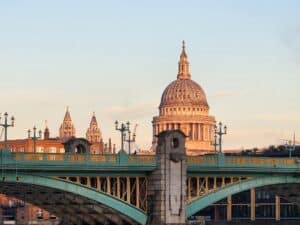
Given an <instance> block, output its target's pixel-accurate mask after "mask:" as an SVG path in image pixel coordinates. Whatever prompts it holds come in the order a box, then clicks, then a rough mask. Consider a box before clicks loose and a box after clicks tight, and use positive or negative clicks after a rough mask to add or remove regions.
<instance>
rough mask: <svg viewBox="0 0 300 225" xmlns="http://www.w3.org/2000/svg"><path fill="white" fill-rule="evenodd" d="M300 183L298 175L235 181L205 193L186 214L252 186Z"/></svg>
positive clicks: (189, 207)
mask: <svg viewBox="0 0 300 225" xmlns="http://www.w3.org/2000/svg"><path fill="white" fill-rule="evenodd" d="M291 183H298V184H300V177H297V176H280V175H273V176H262V177H257V178H253V179H249V180H244V181H241V182H238V183H234V184H231V185H228V186H225V187H223V188H219V189H217V190H215V191H212V192H210V193H208V194H207V195H204V196H202V197H200V198H198V199H196V200H194V201H192V202H191V203H189V204H188V205H187V208H186V215H187V217H190V216H192V215H194V214H195V213H197V212H199V211H200V210H202V209H204V208H206V207H208V206H209V205H211V204H213V203H215V202H217V201H220V200H222V199H224V198H226V197H227V196H229V195H234V194H236V193H239V192H242V191H246V190H249V189H251V188H257V187H262V186H268V185H274V184H291Z"/></svg>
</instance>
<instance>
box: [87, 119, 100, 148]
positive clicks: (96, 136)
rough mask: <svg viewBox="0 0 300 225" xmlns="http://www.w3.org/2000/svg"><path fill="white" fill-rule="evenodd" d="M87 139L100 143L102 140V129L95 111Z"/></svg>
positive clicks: (92, 142)
mask: <svg viewBox="0 0 300 225" xmlns="http://www.w3.org/2000/svg"><path fill="white" fill-rule="evenodd" d="M86 139H87V140H88V141H89V142H90V143H91V144H94V143H100V141H102V135H101V131H100V129H99V127H98V123H97V119H96V116H95V113H93V116H92V119H91V122H90V127H89V128H88V129H87V131H86Z"/></svg>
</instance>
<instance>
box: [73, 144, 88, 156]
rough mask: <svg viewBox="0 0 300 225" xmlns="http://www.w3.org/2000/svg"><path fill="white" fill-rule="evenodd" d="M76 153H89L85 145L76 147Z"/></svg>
mask: <svg viewBox="0 0 300 225" xmlns="http://www.w3.org/2000/svg"><path fill="white" fill-rule="evenodd" d="M75 153H78V154H84V153H88V149H86V147H85V146H84V145H83V144H78V145H76V146H75Z"/></svg>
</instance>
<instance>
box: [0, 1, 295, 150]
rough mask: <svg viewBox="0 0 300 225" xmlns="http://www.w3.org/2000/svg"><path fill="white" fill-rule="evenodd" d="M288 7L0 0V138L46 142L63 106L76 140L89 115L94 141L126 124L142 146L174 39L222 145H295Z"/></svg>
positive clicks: (169, 70) (168, 75)
mask: <svg viewBox="0 0 300 225" xmlns="http://www.w3.org/2000/svg"><path fill="white" fill-rule="evenodd" d="M299 11H300V1H296V0H295V1H289V0H287V1H275V0H269V1H262V0H256V1H254V0H253V1H233V0H232V1H229V0H228V1H225V0H224V1H198V0H197V1H196V0H195V1H174V0H172V1H171V0H169V1H153V0H152V1H137V0H136V1H134V0H132V1H129V0H127V1H124V0H122V1H121V0H120V1H88V0H87V1H74V0H72V1H71V0H70V1H63V0H57V1H54V0H51V1H50V0H48V1H46V0H45V1H29V0H27V1H17V0H16V1H13V0H10V1H1V2H0V28H1V30H0V77H1V82H0V96H1V108H0V112H4V111H8V112H9V113H10V114H13V115H15V117H16V127H15V128H13V129H10V132H9V137H11V138H23V137H25V136H26V130H27V129H28V128H31V127H32V126H33V125H37V126H38V128H44V120H48V124H49V127H50V129H51V134H52V136H57V135H58V128H59V126H60V123H61V121H62V119H63V116H64V113H65V109H66V106H67V105H68V106H69V107H70V111H71V116H72V118H73V121H74V124H75V126H76V129H77V135H78V136H84V135H85V131H86V129H87V127H88V124H89V121H90V117H91V115H92V112H93V111H95V112H96V115H97V119H98V122H99V125H100V127H101V130H102V132H103V138H104V139H105V140H107V139H108V137H112V138H113V140H114V142H119V138H118V137H119V136H117V135H119V134H118V133H116V132H115V131H114V121H115V120H116V119H119V120H130V121H132V123H138V124H139V126H138V132H137V141H138V144H139V145H140V146H141V147H142V148H149V147H150V144H151V135H152V129H151V120H152V117H153V116H154V115H156V114H157V113H158V110H157V107H158V105H159V102H160V96H161V94H162V92H163V90H164V88H165V87H166V86H167V84H168V83H170V82H171V81H172V80H174V79H175V78H176V74H177V62H178V58H179V54H180V51H181V41H182V39H184V40H186V43H187V52H188V56H189V60H190V63H191V74H192V78H193V79H194V80H195V81H197V82H198V83H199V84H200V85H201V86H202V87H203V88H204V90H205V91H206V94H207V97H208V102H209V104H210V107H211V114H213V115H215V116H216V119H217V120H218V121H219V120H222V121H224V122H225V123H226V124H227V125H228V127H229V134H228V135H227V136H226V138H225V147H226V148H240V147H255V146H267V145H270V144H279V143H280V141H279V139H280V138H291V137H292V134H293V132H294V131H295V132H296V136H297V139H300V104H299V94H300V90H299V84H300V13H299Z"/></svg>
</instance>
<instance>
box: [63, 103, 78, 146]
mask: <svg viewBox="0 0 300 225" xmlns="http://www.w3.org/2000/svg"><path fill="white" fill-rule="evenodd" d="M75 136H76V130H75V127H74V125H73V122H72V119H71V115H70V112H69V106H67V110H66V113H65V117H64V120H63V122H62V124H61V126H60V128H59V137H60V138H61V139H62V140H66V139H69V138H71V137H75Z"/></svg>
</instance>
